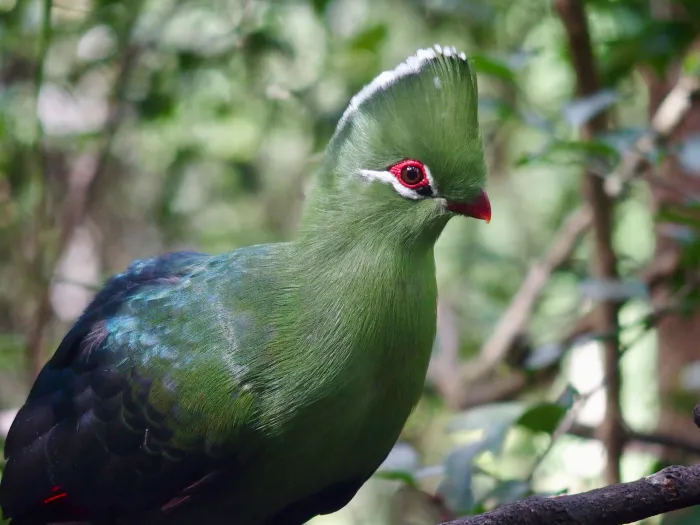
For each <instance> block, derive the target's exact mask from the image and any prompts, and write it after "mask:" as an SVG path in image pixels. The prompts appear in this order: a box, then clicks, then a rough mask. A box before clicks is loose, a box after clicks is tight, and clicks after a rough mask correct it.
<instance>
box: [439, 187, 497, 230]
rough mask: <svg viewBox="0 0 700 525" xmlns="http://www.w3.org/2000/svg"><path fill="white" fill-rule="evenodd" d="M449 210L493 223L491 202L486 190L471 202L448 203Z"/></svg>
mask: <svg viewBox="0 0 700 525" xmlns="http://www.w3.org/2000/svg"><path fill="white" fill-rule="evenodd" d="M447 209H448V210H450V211H451V212H454V213H459V214H460V215H465V216H467V217H474V218H475V219H482V220H484V221H486V223H487V224H488V223H489V222H491V201H489V196H488V195H486V192H485V191H484V190H481V193H480V194H479V196H478V197H477V198H476V199H474V200H472V201H471V202H454V201H450V200H448V201H447Z"/></svg>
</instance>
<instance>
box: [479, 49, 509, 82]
mask: <svg viewBox="0 0 700 525" xmlns="http://www.w3.org/2000/svg"><path fill="white" fill-rule="evenodd" d="M470 60H471V61H472V63H473V64H474V69H475V70H476V72H477V73H482V74H484V75H489V76H492V77H495V78H498V79H499V80H502V81H503V82H506V83H508V84H515V83H516V80H517V78H516V75H515V73H514V72H513V70H512V69H511V68H510V67H509V66H508V64H507V63H505V62H504V61H502V60H498V59H496V58H493V57H489V56H486V55H472V56H471V57H470Z"/></svg>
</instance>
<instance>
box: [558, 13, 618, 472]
mask: <svg viewBox="0 0 700 525" xmlns="http://www.w3.org/2000/svg"><path fill="white" fill-rule="evenodd" d="M555 5H556V8H557V11H558V12H559V16H560V18H561V20H562V23H563V24H564V28H565V29H566V34H567V39H568V41H569V50H570V52H571V60H572V63H573V67H574V70H575V72H576V88H577V92H578V94H579V96H581V97H586V96H592V95H593V94H595V93H596V92H598V91H599V90H600V88H601V85H600V81H599V79H598V72H597V70H596V64H595V58H594V56H593V48H592V44H591V37H590V33H589V29H588V20H587V18H586V13H585V11H584V8H583V4H582V1H581V0H556V2H555ZM607 127H608V117H607V114H606V113H605V112H601V113H599V114H598V115H596V116H595V117H594V118H592V119H591V120H589V121H588V122H587V123H586V124H584V126H583V128H582V130H581V131H582V135H583V137H584V138H585V139H592V138H593V137H594V136H595V135H597V134H599V133H602V132H604V131H605V130H606V129H607ZM584 188H585V193H586V199H587V201H588V203H589V205H590V207H591V210H592V213H593V239H594V252H595V255H594V258H593V261H592V263H593V268H592V273H593V275H594V276H595V277H596V278H598V279H600V280H604V281H616V280H617V279H618V273H617V255H616V254H615V251H614V249H613V246H612V232H613V213H614V210H613V200H612V198H611V197H610V196H609V195H608V194H607V193H606V191H605V187H604V180H603V179H601V178H600V177H598V176H597V175H596V174H595V173H592V172H591V171H590V170H587V171H586V173H585V174H584ZM619 308H620V304H619V302H615V301H612V300H608V301H603V302H602V303H601V304H600V305H599V307H598V308H597V314H598V319H597V328H598V330H599V331H600V332H601V333H603V334H607V335H606V338H605V339H604V340H603V350H604V359H603V361H604V368H605V372H606V376H607V378H608V384H607V388H606V395H605V419H604V421H603V427H602V433H603V442H604V444H605V449H606V452H607V457H608V460H607V462H606V469H605V479H606V480H607V482H608V483H616V482H618V481H619V480H620V457H621V456H622V452H623V448H624V439H623V433H622V408H621V406H620V388H621V379H620V365H619V348H618V346H619V342H618V319H617V315H618V311H619Z"/></svg>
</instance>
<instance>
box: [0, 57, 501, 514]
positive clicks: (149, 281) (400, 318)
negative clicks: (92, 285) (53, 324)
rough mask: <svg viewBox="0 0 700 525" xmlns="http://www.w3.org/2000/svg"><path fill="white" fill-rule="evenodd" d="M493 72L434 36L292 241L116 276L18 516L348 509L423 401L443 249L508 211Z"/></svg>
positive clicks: (15, 469)
mask: <svg viewBox="0 0 700 525" xmlns="http://www.w3.org/2000/svg"><path fill="white" fill-rule="evenodd" d="M485 172H486V170H485V166H484V158H483V151H482V140H481V137H480V133H479V128H478V119H477V85H476V79H475V74H474V72H473V70H472V69H471V68H470V65H469V62H468V61H467V59H466V57H465V55H464V54H463V53H458V52H457V51H456V50H455V49H454V48H447V47H445V48H441V47H440V46H435V47H434V48H432V49H425V50H420V51H418V52H417V53H416V55H414V56H412V57H410V58H408V59H407V60H406V61H405V62H403V63H402V64H400V65H399V66H398V67H396V68H395V69H394V70H392V71H386V72H384V73H382V74H380V75H379V76H378V77H377V78H376V79H375V80H374V81H373V82H372V83H370V84H369V85H368V86H366V87H365V88H364V89H362V91H360V92H359V93H358V94H357V95H356V96H355V97H354V98H353V99H352V100H351V102H350V105H349V107H348V108H347V110H346V111H345V113H344V114H343V116H342V118H341V119H340V122H339V123H338V126H337V128H336V130H335V133H334V135H333V137H332V139H331V141H330V143H329V145H328V147H327V149H326V152H325V156H324V160H323V163H322V165H321V168H320V169H319V173H318V175H317V178H316V181H315V184H314V187H313V189H312V190H311V192H310V194H309V197H308V200H307V203H306V207H305V210H304V213H303V217H302V221H301V226H300V231H299V235H298V238H297V239H296V240H294V241H293V242H288V243H280V244H268V245H261V246H251V247H247V248H242V249H239V250H236V251H234V252H232V253H228V254H225V255H215V256H209V255H204V254H199V253H193V252H178V253H172V254H168V255H163V256H161V257H156V258H153V259H148V260H142V261H136V262H134V263H133V264H132V265H131V266H130V267H129V268H128V269H127V270H126V271H125V272H124V273H122V274H119V275H116V276H114V277H112V278H111V279H110V280H109V281H108V282H107V283H106V285H105V286H104V288H103V289H102V290H101V291H100V292H99V293H98V294H97V296H96V297H95V299H94V300H93V301H92V303H91V304H90V305H89V306H88V307H87V309H86V310H85V312H84V313H83V314H82V316H81V317H80V319H79V320H78V321H77V323H76V324H75V326H73V328H72V329H71V330H70V331H69V332H68V334H67V335H66V336H65V338H64V339H63V341H62V342H61V344H60V346H59V347H58V349H57V351H56V352H55V354H54V355H53V357H52V358H51V360H50V361H49V362H48V363H47V364H46V366H45V368H44V369H43V370H42V371H41V374H40V375H39V377H38V378H37V380H36V382H35V384H34V386H33V388H32V390H31V392H30V394H29V397H28V399H27V401H26V403H25V405H24V406H23V407H22V408H21V410H20V411H19V413H18V415H17V417H16V419H15V421H14V423H13V425H12V428H11V430H10V433H9V435H8V436H7V441H6V449H5V453H6V455H7V466H6V467H5V473H4V476H3V478H2V485H1V486H0V505H1V506H2V510H3V512H4V515H5V517H9V518H10V519H11V523H12V524H13V525H40V524H47V523H65V522H71V523H76V522H77V523H91V524H93V525H108V524H115V525H117V524H118V525H192V524H202V525H229V524H230V525H300V524H302V523H304V522H305V521H307V520H308V519H310V518H312V517H314V516H316V515H318V514H326V513H330V512H333V511H336V510H338V509H340V508H341V507H343V506H344V505H345V504H346V503H347V502H348V501H349V500H350V499H351V498H352V497H353V495H354V494H355V493H356V492H357V490H358V489H359V488H360V486H361V485H362V484H363V483H364V482H365V481H366V480H367V479H368V478H369V477H370V476H371V475H372V473H373V472H374V471H375V470H376V469H377V467H378V466H379V465H380V464H381V463H382V461H383V460H384V458H385V457H386V456H387V454H388V453H389V451H390V450H391V448H392V446H393V445H394V443H395V442H396V440H397V438H398V436H399V432H400V431H401V429H402V427H403V425H404V423H405V421H406V419H407V417H408V416H409V414H410V412H411V410H412V409H413V407H414V406H415V405H416V403H417V402H418V400H419V398H420V396H421V391H422V388H423V383H424V380H425V375H426V369H427V367H428V361H429V358H430V353H431V347H432V343H433V339H434V336H435V325H436V282H435V267H434V256H433V247H434V244H435V241H436V240H437V238H438V236H439V235H440V233H441V231H442V230H443V228H444V227H445V225H446V224H447V222H448V221H449V220H450V218H452V217H454V216H456V215H462V216H469V217H475V218H479V219H485V220H487V221H488V220H489V219H490V217H491V208H490V204H489V200H488V198H487V196H486V193H485V192H484V189H483V188H484V183H485Z"/></svg>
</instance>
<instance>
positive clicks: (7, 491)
mask: <svg viewBox="0 0 700 525" xmlns="http://www.w3.org/2000/svg"><path fill="white" fill-rule="evenodd" d="M212 259H213V258H212V257H209V256H206V255H202V254H198V253H194V252H177V253H172V254H168V255H164V256H161V257H157V258H154V259H149V260H145V261H136V262H135V263H133V264H132V265H131V266H130V267H129V269H128V270H127V271H126V272H125V273H122V274H119V275H116V276H114V277H112V278H111V279H110V280H109V281H108V282H107V283H106V285H105V287H104V288H103V289H102V290H101V291H100V292H99V293H98V294H97V296H96V297H95V298H94V300H93V301H92V302H91V304H90V305H89V306H88V307H87V309H86V310H85V312H84V313H83V315H82V316H81V318H80V319H79V320H78V321H77V322H76V324H75V325H74V326H73V328H72V329H71V330H70V331H69V332H68V334H67V335H66V336H65V338H64V339H63V341H62V342H61V344H60V346H59V347H58V349H57V351H56V352H55V354H54V356H53V357H52V358H51V360H50V361H49V362H48V363H47V365H46V366H45V367H44V369H43V370H42V372H41V373H40V375H39V376H38V378H37V380H36V382H35V384H34V386H33V388H32V390H31V392H30V394H29V396H28V399H27V402H26V404H25V405H24V406H23V407H22V408H21V409H20V411H19V413H18V414H17V417H16V418H15V420H14V422H13V424H12V427H11V429H10V432H9V434H8V436H7V441H6V444H5V456H6V458H7V459H8V461H7V465H6V467H5V471H4V475H3V477H2V480H1V484H0V507H2V510H3V512H4V514H5V517H10V518H14V522H15V523H24V522H27V523H34V522H38V523H42V522H53V521H80V520H81V519H90V520H95V519H96V517H98V516H100V515H103V516H110V515H111V516H114V515H115V514H124V513H130V512H132V511H133V512H137V511H139V510H143V509H152V508H154V507H155V508H158V507H161V508H162V509H163V510H164V511H167V510H168V509H169V508H171V507H173V506H177V505H179V504H181V503H182V502H184V501H187V500H188V499H189V498H191V497H193V496H195V495H196V494H197V493H198V492H199V491H200V490H202V489H203V488H211V485H212V484H213V483H214V482H215V481H216V478H217V474H218V473H219V472H221V471H222V470H224V469H228V468H229V467H231V465H233V463H234V462H235V461H236V457H235V454H234V453H233V452H232V451H231V450H230V449H225V448H221V447H219V448H217V446H216V445H217V443H211V442H207V441H206V439H205V438H206V436H204V434H203V432H204V431H203V430H202V431H201V432H200V431H198V430H197V428H196V423H197V421H196V419H197V417H196V416H197V414H194V413H192V412H193V411H192V409H191V408H190V410H189V413H188V410H187V409H183V408H182V407H181V406H179V405H178V399H179V398H180V397H181V395H182V392H180V391H179V390H178V386H179V385H177V384H174V385H169V384H168V379H167V377H163V376H164V375H165V376H167V373H168V371H169V370H170V368H172V366H174V364H173V363H174V362H173V361H172V359H171V360H170V361H169V360H168V355H165V356H164V355H162V354H167V352H168V351H169V349H168V348H167V343H168V342H170V343H173V342H175V343H177V342H178V340H177V339H173V337H176V336H171V337H170V339H168V338H165V339H158V338H157V337H156V336H157V335H158V334H159V333H160V332H163V331H171V330H172V327H171V326H170V324H173V323H174V324H178V323H179V322H182V324H183V325H184V326H177V327H176V328H179V329H181V330H185V331H187V330H189V331H190V332H192V331H193V330H196V327H192V326H189V325H188V324H187V323H186V322H185V321H184V320H182V317H177V315H178V312H177V309H178V305H180V306H183V307H184V305H187V303H192V302H193V299H196V298H192V297H189V298H188V297H187V294H186V293H185V292H183V291H182V290H179V292H178V294H171V295H177V296H178V297H177V299H168V301H166V302H165V305H166V306H167V308H164V309H163V308H161V309H160V310H158V312H157V313H156V314H152V315H153V316H155V317H152V318H150V321H149V322H150V324H148V323H146V326H147V327H150V328H151V329H152V330H150V332H149V330H144V329H143V324H141V325H138V326H137V327H136V328H133V327H132V328H131V329H130V328H129V323H132V324H133V323H134V322H139V321H141V320H142V319H141V318H142V317H144V316H145V314H144V310H143V308H144V307H143V303H144V301H146V302H148V301H149V300H155V299H154V298H157V297H161V298H162V297H169V295H168V293H169V290H170V289H172V288H173V287H177V286H178V285H179V283H181V281H183V280H186V279H188V278H189V277H191V276H192V275H193V273H197V272H200V273H201V272H202V271H206V268H207V265H209V264H211V263H210V261H211V260H212ZM139 301H141V305H142V306H141V307H138V304H139V303H138V302H139ZM178 301H179V302H178ZM155 302H156V303H158V301H155ZM160 304H161V306H162V304H163V301H161V303H160ZM156 306H157V305H156ZM147 307H148V305H146V308H147ZM200 307H201V305H200ZM180 315H181V316H188V317H192V315H191V311H190V312H189V313H181V314H180ZM168 318H170V319H171V321H172V322H171V323H168ZM193 322H194V321H193ZM154 327H155V328H154ZM158 330H160V332H159V331H158ZM154 334H155V335H154ZM182 337H183V338H185V339H184V340H185V341H187V339H186V337H187V336H182ZM191 337H194V336H191ZM164 341H165V342H164ZM181 341H182V340H181ZM164 346H165V347H164ZM174 350H175V351H174V352H171V353H172V354H173V355H181V354H185V357H186V354H187V349H184V352H182V350H183V349H181V348H180V349H178V348H175V349H174ZM178 352H179V353H178ZM159 353H160V354H159ZM151 354H153V356H151ZM148 359H150V360H151V361H153V360H158V359H160V360H161V361H160V363H161V366H162V368H161V370H162V369H165V370H166V372H165V373H160V374H159V373H157V371H158V368H157V367H154V366H147V365H148V364H149V362H147V360H148ZM179 359H183V358H181V357H180V358H179ZM151 364H152V363H151ZM175 364H179V365H182V362H178V363H175ZM189 395H190V397H191V396H192V394H191V393H190V394H189ZM185 397H186V396H185ZM177 411H180V412H181V414H180V416H181V417H178V415H177V414H176V413H175V412H177ZM183 414H184V415H183ZM188 418H189V419H188ZM183 421H184V422H185V423H183ZM178 422H180V423H183V424H184V425H185V426H187V428H188V432H186V433H184V434H183V433H180V434H178V433H177V432H174V429H173V425H175V426H177V424H178ZM175 430H177V429H175ZM183 435H184V437H183ZM219 444H220V443H219Z"/></svg>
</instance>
